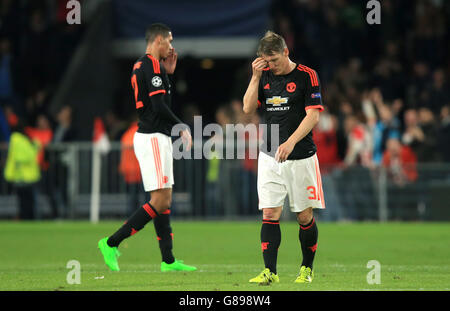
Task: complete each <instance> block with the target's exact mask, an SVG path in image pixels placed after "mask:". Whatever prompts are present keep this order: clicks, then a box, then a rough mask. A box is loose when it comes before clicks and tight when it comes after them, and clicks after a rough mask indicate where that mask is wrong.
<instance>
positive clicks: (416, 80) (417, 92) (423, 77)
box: [406, 61, 430, 108]
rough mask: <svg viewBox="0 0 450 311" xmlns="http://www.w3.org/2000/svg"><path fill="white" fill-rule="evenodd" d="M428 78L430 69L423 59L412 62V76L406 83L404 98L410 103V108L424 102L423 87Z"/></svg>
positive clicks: (421, 104) (424, 87)
mask: <svg viewBox="0 0 450 311" xmlns="http://www.w3.org/2000/svg"><path fill="white" fill-rule="evenodd" d="M429 79H430V69H429V67H428V65H427V64H426V63H425V62H423V61H417V62H415V63H413V64H412V78H411V79H410V82H409V83H408V86H407V89H406V93H407V97H406V100H407V102H408V103H410V108H417V107H419V106H423V105H424V103H425V97H426V93H425V89H426V86H427V85H428V81H429Z"/></svg>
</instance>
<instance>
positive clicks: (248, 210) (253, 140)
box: [238, 113, 263, 215]
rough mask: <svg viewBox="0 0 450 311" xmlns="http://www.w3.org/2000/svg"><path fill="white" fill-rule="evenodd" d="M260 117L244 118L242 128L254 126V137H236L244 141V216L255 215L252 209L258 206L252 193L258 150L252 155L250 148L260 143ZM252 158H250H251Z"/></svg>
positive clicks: (242, 173)
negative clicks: (255, 130)
mask: <svg viewBox="0 0 450 311" xmlns="http://www.w3.org/2000/svg"><path fill="white" fill-rule="evenodd" d="M260 121H261V120H260V117H259V115H258V114H257V113H254V114H252V115H249V116H246V123H245V124H244V126H247V125H250V126H252V125H251V124H253V125H255V126H256V129H257V133H256V136H255V137H252V136H250V135H249V133H248V132H245V134H244V137H238V139H243V140H244V141H245V158H244V160H242V162H241V166H242V168H241V178H240V179H241V182H242V187H241V188H240V190H241V202H242V209H241V211H242V213H243V214H244V215H250V214H256V213H257V210H256V209H255V208H254V207H255V206H257V205H258V193H257V192H256V191H252V189H256V188H257V180H258V179H257V173H258V159H257V155H258V150H257V149H256V150H255V149H253V153H254V154H252V151H251V149H250V148H254V146H257V147H258V146H259V142H260V140H261V141H262V134H263V133H262V132H260V131H259V130H258V127H259V124H260ZM251 157H252V158H251Z"/></svg>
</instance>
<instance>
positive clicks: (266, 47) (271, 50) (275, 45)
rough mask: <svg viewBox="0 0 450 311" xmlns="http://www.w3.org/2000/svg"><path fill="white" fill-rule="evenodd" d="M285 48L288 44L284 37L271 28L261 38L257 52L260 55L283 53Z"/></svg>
mask: <svg viewBox="0 0 450 311" xmlns="http://www.w3.org/2000/svg"><path fill="white" fill-rule="evenodd" d="M285 48H287V45H286V42H285V41H284V39H283V37H282V36H280V35H279V34H276V33H274V32H273V31H270V30H269V31H267V32H266V34H265V35H264V37H262V38H261V40H259V45H258V50H257V51H256V54H257V55H258V56H262V55H274V54H277V53H283V51H284V49H285Z"/></svg>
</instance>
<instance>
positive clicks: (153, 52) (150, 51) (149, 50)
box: [145, 46, 160, 60]
mask: <svg viewBox="0 0 450 311" xmlns="http://www.w3.org/2000/svg"><path fill="white" fill-rule="evenodd" d="M145 54H150V55H151V56H153V57H154V58H156V59H157V60H160V56H159V52H158V50H157V49H156V48H153V47H152V46H148V47H147V49H146V50H145Z"/></svg>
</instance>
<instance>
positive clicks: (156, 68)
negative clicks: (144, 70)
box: [147, 54, 161, 74]
mask: <svg viewBox="0 0 450 311" xmlns="http://www.w3.org/2000/svg"><path fill="white" fill-rule="evenodd" d="M147 57H148V58H150V59H151V60H152V63H153V71H154V72H155V73H157V74H159V73H161V67H160V65H159V60H157V59H156V58H154V57H153V56H151V55H150V54H147Z"/></svg>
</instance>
